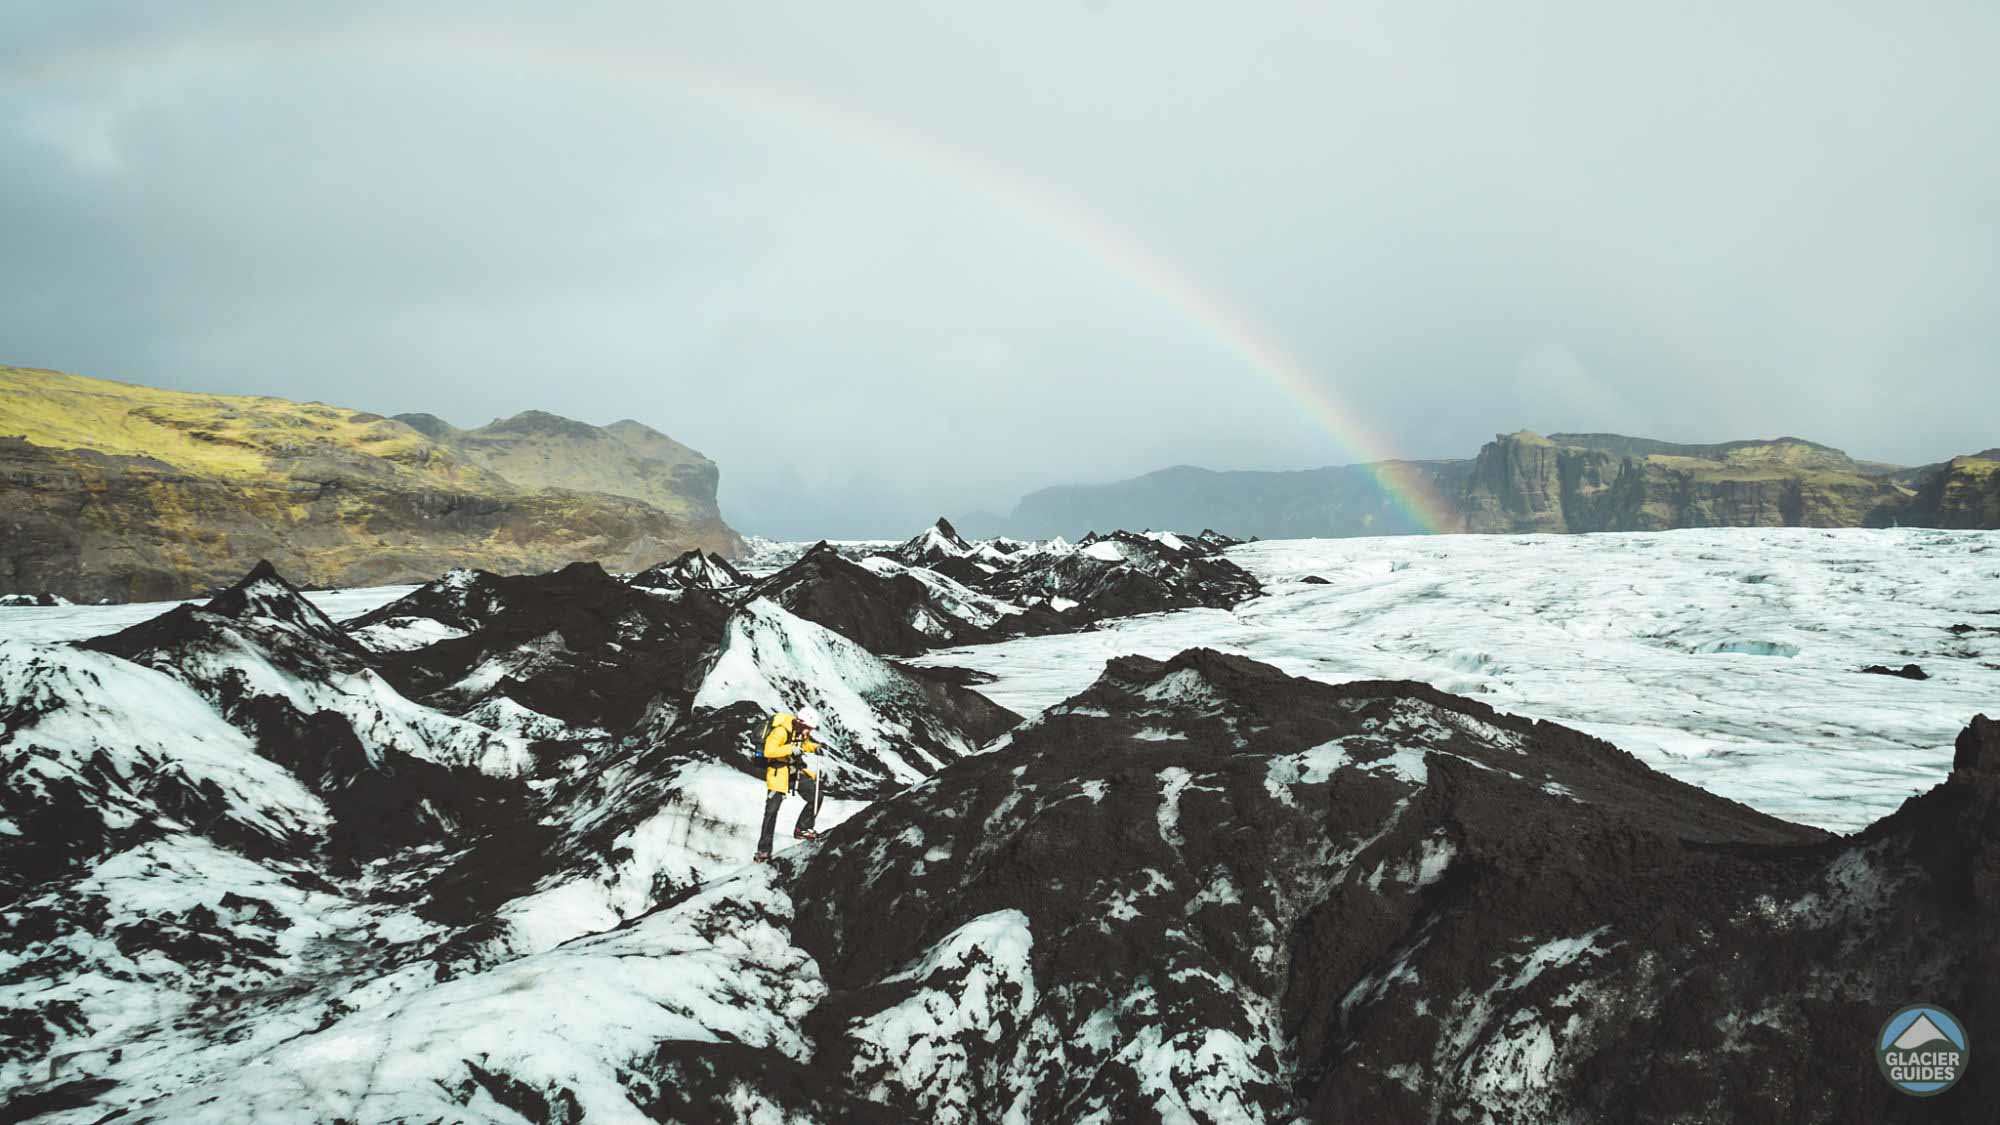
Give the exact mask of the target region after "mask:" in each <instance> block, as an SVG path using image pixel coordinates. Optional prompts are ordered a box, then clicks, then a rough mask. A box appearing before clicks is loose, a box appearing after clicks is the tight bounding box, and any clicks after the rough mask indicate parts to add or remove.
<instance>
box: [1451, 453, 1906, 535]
mask: <svg viewBox="0 0 2000 1125" xmlns="http://www.w3.org/2000/svg"><path fill="white" fill-rule="evenodd" d="M1909 499H1910V494H1909V491H1908V490H1907V489H1904V488H1901V487H1899V486H1898V485H1896V484H1895V483H1893V482H1892V481H1890V480H1887V479H1885V478H1884V477H1882V476H1880V475H1872V474H1870V473H1868V472H1864V467H1863V466H1862V465H1860V464H1859V463H1857V462H1855V461H1853V460H1852V459H1850V458H1849V457H1848V456H1847V455H1846V454H1844V453H1841V452H1840V451H1839V450H1836V449H1829V448H1827V447H1826V446H1823V445H1817V444H1814V443H1812V442H1808V441H1803V440H1800V439H1798V438H1779V439H1776V440H1775V441H1750V442H1730V443H1727V444H1723V445H1712V446H1692V445H1686V446H1684V445H1673V444H1670V443H1667V442H1657V441H1649V440H1646V439H1641V438H1626V437H1622V436H1619V435H1615V434H1583V435H1577V434H1557V435H1554V436H1553V437H1547V438H1545V437H1542V436H1540V435H1538V434H1533V433H1529V432H1526V431H1523V432H1520V433H1514V434H1501V435H1499V436H1498V437H1496V438H1494V440H1493V441H1492V442H1489V443H1488V444H1487V445H1486V447H1485V448H1484V449H1482V450H1481V451H1480V453H1479V457H1478V459H1477V460H1476V461H1475V462H1474V465H1473V470H1472V473H1471V476H1470V478H1469V479H1468V480H1467V481H1466V483H1465V487H1464V491H1463V492H1462V493H1461V494H1460V496H1459V498H1458V501H1457V506H1458V510H1459V512H1460V518H1461V520H1462V522H1461V524H1460V525H1459V526H1458V527H1456V528H1452V529H1448V530H1463V531H1474V532H1508V533H1520V532H1588V531H1664V530H1669V529H1672V528H1681V527H1879V526H1887V525H1888V524H1890V523H1892V522H1895V521H1896V520H1897V519H1898V517H1899V515H1900V514H1901V513H1902V512H1903V511H1904V509H1905V507H1906V506H1907V505H1908V503H1909Z"/></svg>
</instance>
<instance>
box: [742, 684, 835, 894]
mask: <svg viewBox="0 0 2000 1125" xmlns="http://www.w3.org/2000/svg"><path fill="white" fill-rule="evenodd" d="M817 726H819V712H818V711H815V710H813V709H812V708H811V707H801V708H799V709H798V712H797V713H796V714H791V715H787V714H784V713H783V712H780V713H778V714H776V715H773V716H771V725H770V726H769V727H767V728H766V729H765V731H764V788H765V789H766V790H767V792H766V793H765V794H764V830H763V831H762V832H760V833H758V835H757V854H756V856H755V857H754V858H755V860H756V862H758V863H763V862H765V861H767V860H769V859H770V858H771V835H772V833H773V832H774V831H775V830H776V829H777V827H778V806H779V805H782V804H784V803H785V794H787V793H797V794H798V795H799V797H800V798H801V799H803V800H804V801H805V803H806V807H805V810H804V811H803V812H801V813H799V822H798V823H797V824H796V825H794V826H793V827H792V835H793V836H795V837H797V838H798V839H801V840H817V839H819V833H817V832H815V831H813V814H814V813H815V812H817V811H818V809H817V808H816V807H815V806H816V805H817V804H818V797H819V775H818V774H815V773H813V771H811V770H809V769H806V768H805V763H804V761H803V760H795V758H796V756H797V755H801V754H812V753H816V752H817V751H818V750H819V743H817V742H814V741H813V740H812V733H813V728H814V727H817Z"/></svg>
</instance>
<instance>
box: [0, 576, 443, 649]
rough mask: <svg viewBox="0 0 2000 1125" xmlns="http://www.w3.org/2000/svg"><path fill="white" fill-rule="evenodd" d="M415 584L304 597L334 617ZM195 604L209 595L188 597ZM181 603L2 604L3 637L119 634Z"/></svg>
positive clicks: (379, 603)
mask: <svg viewBox="0 0 2000 1125" xmlns="http://www.w3.org/2000/svg"><path fill="white" fill-rule="evenodd" d="M415 589H416V587H415V586H359V587H355V588H353V589H346V590H306V591H303V593H304V594H305V597H306V600H307V601H309V602H311V603H312V604H314V605H316V606H318V607H319V611H320V612H321V613H324V614H326V615H327V616H328V617H331V618H333V619H334V620H335V621H346V620H348V619H349V618H353V617H359V616H361V615H362V614H364V613H367V612H369V611H370V610H376V609H380V608H382V607H383V606H385V605H388V604H389V603H390V602H393V601H395V600H396V599H397V598H400V597H402V596H404V595H405V594H408V593H409V592H411V591H412V590H415ZM188 602H189V603H191V604H193V605H195V606H203V605H207V604H208V599H207V598H205V597H203V598H189V599H188ZM180 604H182V603H180V602H127V603H125V604H124V605H58V606H0V640H7V641H43V642H50V643H52V642H56V641H82V640H88V639H90V638H91V637H101V636H104V635H105V634H107V633H116V632H117V631H118V630H120V629H127V628H130V627H132V626H134V625H138V624H141V623H142V622H146V621H151V620H152V619H153V618H155V617H158V616H159V615H161V614H163V613H165V612H167V611H168V610H170V609H172V608H174V607H175V606H177V605H180Z"/></svg>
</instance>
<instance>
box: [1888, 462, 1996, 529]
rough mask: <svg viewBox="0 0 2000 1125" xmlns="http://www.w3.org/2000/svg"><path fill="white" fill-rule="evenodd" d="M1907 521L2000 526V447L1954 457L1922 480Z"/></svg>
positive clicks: (1911, 504)
mask: <svg viewBox="0 0 2000 1125" xmlns="http://www.w3.org/2000/svg"><path fill="white" fill-rule="evenodd" d="M1903 522H1904V523H1908V524H1914V525H1918V526H1923V527H2000V449H1989V450H1986V451H1985V452H1984V453H1974V454H1971V455H1969V456H1965V457H1954V458H1952V459H1951V460H1950V461H1947V462H1945V463H1944V464H1942V465H1938V466H1936V467H1935V468H1934V469H1933V470H1932V471H1931V472H1930V473H1928V474H1927V475H1925V476H1924V478H1923V479H1922V480H1921V481H1920V482H1919V483H1918V487H1917V495H1916V497H1915V499H1914V500H1912V501H1911V503H1910V507H1909V511H1908V512H1907V513H1906V515H1905V518H1904V520H1903Z"/></svg>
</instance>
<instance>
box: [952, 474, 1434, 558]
mask: <svg viewBox="0 0 2000 1125" xmlns="http://www.w3.org/2000/svg"><path fill="white" fill-rule="evenodd" d="M1471 467H1472V463H1471V462H1470V461H1399V462H1394V463H1393V464H1392V465H1390V466H1388V468H1387V471H1388V472H1389V473H1391V474H1393V475H1392V476H1390V477H1389V478H1388V479H1393V480H1395V481H1396V482H1397V484H1398V486H1399V487H1405V486H1406V487H1411V488H1417V489H1421V490H1422V491H1423V492H1424V493H1426V494H1436V495H1441V496H1445V497H1449V496H1452V495H1455V494H1456V493H1457V492H1458V491H1459V490H1460V489H1461V488H1462V487H1463V484H1464V481H1465V480H1466V478H1467V475H1468V473H1469V471H1470V469H1471ZM1384 479H1385V478H1384V476H1383V474H1382V472H1379V471H1378V469H1377V466H1372V465H1341V466H1337V467H1333V468H1324V469H1302V470H1298V471H1294V472H1252V471H1234V472H1218V471H1216V470H1213V469H1202V468H1196V467H1195V466H1192V465H1177V466H1175V467H1173V468H1171V469H1161V470H1159V471H1158V472H1153V473H1147V474H1146V475H1145V476H1142V477H1135V478H1133V479H1131V480H1125V481H1117V482H1114V483H1111V484H1094V485H1060V486H1057V487H1054V488H1045V489H1042V490H1040V491H1039V492H1033V493H1030V494H1029V495H1028V496H1026V497H1024V498H1023V499H1022V500H1021V502H1020V504H1019V505H1017V506H1016V507H1015V509H1014V512H1013V514H1012V515H1011V516H1008V517H1005V518H1003V519H1001V520H1000V521H999V523H998V526H993V527H989V526H987V525H986V524H985V523H984V522H983V521H980V520H978V519H977V518H976V517H975V518H971V519H967V520H965V521H964V522H965V523H966V524H968V525H969V526H970V527H972V528H973V529H975V530H977V531H978V532H980V533H982V534H983V533H999V534H1006V535H1018V536H1024V537H1028V538H1039V537H1043V536H1049V535H1072V536H1074V535H1081V534H1083V533H1085V532H1088V531H1091V530H1094V529H1097V528H1109V527H1220V528H1226V529H1228V530H1229V531H1230V532H1232V533H1234V534H1238V535H1256V536H1260V537H1263V538H1266V539H1282V538H1310V537H1318V536H1344V535H1407V534H1410V533H1412V532H1419V531H1425V530H1429V529H1427V528H1425V527H1424V526H1423V525H1422V524H1420V523H1419V522H1417V520H1416V518H1415V517H1413V516H1412V515H1411V513H1410V511H1409V509H1408V507H1407V506H1406V505H1405V504H1403V503H1402V502H1401V500H1400V498H1399V497H1398V496H1397V495H1396V494H1394V493H1392V492H1391V491H1390V490H1389V489H1388V488H1387V487H1385V485H1384V484H1383V480H1384Z"/></svg>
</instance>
